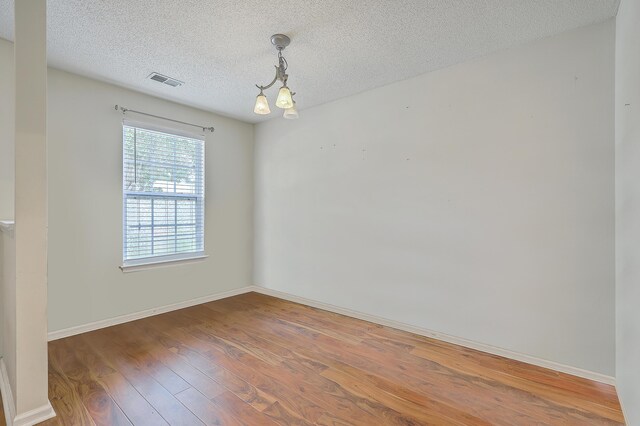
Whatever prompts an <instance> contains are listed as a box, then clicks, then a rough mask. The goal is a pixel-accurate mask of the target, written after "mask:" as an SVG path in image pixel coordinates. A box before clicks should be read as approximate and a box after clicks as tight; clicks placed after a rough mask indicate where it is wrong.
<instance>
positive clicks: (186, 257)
mask: <svg viewBox="0 0 640 426" xmlns="http://www.w3.org/2000/svg"><path fill="white" fill-rule="evenodd" d="M125 127H133V128H137V129H142V130H148V131H152V132H161V133H165V134H169V135H172V136H178V137H184V138H190V139H195V140H199V141H201V143H202V149H200V150H198V154H199V155H201V158H199V159H198V162H200V163H201V164H202V169H201V171H200V173H198V175H199V176H198V177H197V178H196V179H197V180H196V187H197V186H198V185H199V184H200V186H201V187H202V193H201V194H197V193H196V194H181V193H164V194H163V193H162V192H158V193H155V192H152V191H128V190H126V188H125V185H124V183H125V161H126V157H125V155H126V154H125V142H126V141H125V137H124V134H125V133H124V132H125ZM120 136H121V138H122V142H121V143H122V145H121V148H122V158H121V166H122V173H121V178H122V181H121V190H122V193H121V197H122V198H121V200H122V234H121V235H122V245H121V248H122V255H121V257H120V259H121V262H122V264H121V266H120V269H121V270H122V271H123V272H129V271H137V270H145V269H150V268H156V267H159V266H170V265H176V264H183V263H191V262H194V261H200V260H204V259H206V258H207V257H208V255H207V254H206V253H205V212H206V202H205V200H206V196H205V194H206V179H205V176H206V170H205V169H206V146H205V145H206V144H205V142H206V140H205V135H204V134H203V133H202V134H199V133H193V132H188V131H184V130H182V129H179V128H172V127H166V126H159V125H157V124H154V123H149V122H144V121H134V120H128V119H125V120H122V123H121V132H120ZM136 197H139V198H148V199H151V200H152V204H153V202H154V200H158V199H161V200H167V201H171V200H173V201H177V200H179V199H194V200H195V206H196V207H195V208H196V211H195V214H196V220H195V223H194V224H193V225H191V226H195V227H196V231H195V234H196V235H195V239H196V246H197V247H202V250H195V251H190V252H181V253H172V254H166V255H155V256H146V257H139V258H134V259H125V256H126V254H127V200H128V199H131V198H133V199H135V198H136ZM200 212H201V220H200V221H198V215H199V213H200ZM151 219H152V224H151V225H145V226H150V227H151V228H152V229H153V226H154V225H153V213H152V214H151ZM177 222H178V218H177V215H176V216H175V217H174V224H173V225H163V226H168V227H171V226H174V227H176V231H177V226H178V225H179V224H178V223H177ZM174 235H176V236H177V235H178V234H177V232H176V233H175V234H174ZM152 245H153V241H152Z"/></svg>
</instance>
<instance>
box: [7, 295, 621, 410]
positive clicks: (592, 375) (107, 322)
mask: <svg viewBox="0 0 640 426" xmlns="http://www.w3.org/2000/svg"><path fill="white" fill-rule="evenodd" d="M251 291H255V292H257V293H262V294H266V295H269V296H273V297H278V298H280V299H284V300H289V301H291V302H297V303H301V304H303V305H307V306H312V307H314V308H318V309H324V310H326V311H330V312H335V313H338V314H342V315H346V316H349V317H353V318H357V319H361V320H364V321H369V322H373V323H376V324H380V325H385V326H387V327H392V328H396V329H398V330H403V331H408V332H410V333H414V334H418V335H420V336H425V337H431V338H434V339H438V340H442V341H445V342H449V343H453V344H455V345H460V346H464V347H467V348H471V349H476V350H479V351H482V352H487V353H490V354H493V355H498V356H502V357H505V358H510V359H513V360H516V361H521V362H526V363H527V364H533V365H537V366H539V367H544V368H548V369H550V370H554V371H559V372H561V373H566V374H571V375H574V376H578V377H582V378H585V379H589V380H594V381H597V382H601V383H606V384H608V385H615V378H614V377H611V376H607V375H605V374H601V373H596V372H593V371H588V370H584V369H581V368H577V367H572V366H569V365H564V364H560V363H557V362H554V361H549V360H546V359H541V358H537V357H534V356H531V355H526V354H521V353H518V352H513V351H510V350H508V349H502V348H499V347H496V346H491V345H487V344H484V343H478V342H475V341H472V340H467V339H464V338H461V337H455V336H451V335H448V334H445V333H440V332H437V331H433V330H428V329H425V328H421V327H416V326H413V325H410V324H405V323H402V322H398V321H394V320H390V319H387V318H382V317H379V316H376V315H369V314H365V313H362V312H357V311H353V310H351V309H346V308H341V307H339V306H334V305H331V304H328V303H323V302H318V301H315V300H311V299H307V298H305V297H299V296H294V295H292V294H289V293H284V292H281V291H277V290H272V289H269V288H266V287H261V286H255V285H252V286H246V287H241V288H237V289H233V290H229V291H225V292H222V293H216V294H212V295H209V296H204V297H199V298H196V299H191V300H187V301H184V302H179V303H173V304H171V305H166V306H161V307H158V308H152V309H147V310H144V311H140V312H134V313H132V314H127V315H121V316H118V317H114V318H108V319H104V320H101V321H96V322H92V323H89V324H84V325H79V326H76V327H70V328H65V329H62V330H57V331H52V332H50V333H49V335H48V337H49V341H51V340H57V339H62V338H64V337H69V336H74V335H76V334H81V333H86V332H88V331H93V330H98V329H100V328H105V327H111V326H113V325H118V324H123V323H125V322H129V321H135V320H138V319H142V318H146V317H150V316H153V315H158V314H162V313H165V312H170V311H175V310H177V309H182V308H188V307H190V306H195V305H200V304H202V303H207V302H212V301H214V300H219V299H224V298H226V297H231V296H236V295H239V294H243V293H249V292H251ZM5 411H6V409H5Z"/></svg>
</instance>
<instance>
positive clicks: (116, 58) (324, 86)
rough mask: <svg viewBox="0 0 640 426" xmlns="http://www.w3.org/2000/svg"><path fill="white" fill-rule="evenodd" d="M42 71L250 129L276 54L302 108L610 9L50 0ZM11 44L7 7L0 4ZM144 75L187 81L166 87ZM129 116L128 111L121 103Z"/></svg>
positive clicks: (611, 8)
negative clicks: (284, 39) (283, 37)
mask: <svg viewBox="0 0 640 426" xmlns="http://www.w3.org/2000/svg"><path fill="white" fill-rule="evenodd" d="M48 3H49V4H48V31H49V43H48V49H49V53H48V54H49V65H50V66H53V67H55V68H60V69H63V70H66V71H70V72H73V73H77V74H81V75H85V76H88V77H93V78H96V79H99V80H104V81H108V82H112V83H116V84H119V85H121V86H124V87H128V88H131V89H135V90H139V91H141V92H145V93H149V94H153V95H156V96H159V97H162V98H166V99H170V100H174V101H177V102H181V103H184V104H187V105H191V106H195V107H199V108H202V109H205V110H209V111H212V112H216V113H220V114H223V115H227V116H230V117H234V118H238V119H240V120H244V121H248V122H257V121H261V120H265V119H268V118H272V117H275V116H280V115H281V112H280V110H279V109H278V108H275V105H274V103H275V96H276V94H277V88H272V89H270V90H269V92H268V93H267V97H268V98H269V101H270V104H271V107H272V108H271V110H272V113H271V115H268V116H266V117H264V116H262V117H260V116H257V115H255V114H254V113H253V103H254V100H255V96H256V95H257V93H258V91H257V89H256V88H255V87H254V84H256V83H258V84H266V83H268V82H270V81H271V79H272V78H273V75H274V68H273V65H275V63H276V51H275V49H274V48H273V47H272V46H271V43H270V41H269V37H270V36H271V34H274V33H278V32H282V33H285V34H287V35H289V36H291V38H292V44H291V46H290V47H288V48H287V49H286V50H285V52H284V53H285V57H286V58H287V60H288V61H289V74H290V79H289V83H290V84H289V86H290V87H291V88H292V90H293V91H296V92H298V95H297V96H296V101H297V104H298V107H299V109H300V110H304V108H308V107H311V106H314V105H319V104H322V103H326V102H329V101H332V100H335V99H338V98H341V97H344V96H348V95H351V94H355V93H358V92H362V91H364V90H367V89H371V88H374V87H378V86H382V85H385V84H389V83H391V82H394V81H398V80H403V79H406V78H409V77H413V76H415V75H418V74H422V73H425V72H428V71H433V70H435V69H438V68H443V67H446V66H449V65H453V64H455V63H459V62H462V61H465V60H468V59H470V58H473V57H477V56H480V55H484V54H487V53H489V52H492V51H495V50H498V49H503V48H507V47H510V46H513V45H516V44H519V43H523V42H526V41H530V40H534V39H538V38H542V37H546V36H550V35H552V34H556V33H559V32H563V31H566V30H569V29H573V28H577V27H580V26H584V25H588V24H592V23H596V22H600V21H603V20H606V19H608V18H611V17H613V16H615V13H616V10H617V7H618V3H619V0H456V1H451V0H389V1H385V0H323V1H317V0H316V1H305V0H298V1H295V0H271V1H261V0H243V1H238V0H215V1H214V0H180V1H178V0H173V1H169V0H108V1H104V0H103V1H100V0H49V2H48ZM0 37H1V38H5V39H8V40H13V1H12V0H0ZM153 71H157V72H159V73H161V74H164V75H168V76H170V77H173V78H177V79H178V80H182V81H185V82H186V84H185V85H184V86H181V87H178V88H171V87H168V86H165V85H162V84H159V83H157V82H154V81H151V80H147V79H146V77H147V76H148V75H149V74H150V73H151V72H153ZM127 106H128V107H130V108H135V105H127Z"/></svg>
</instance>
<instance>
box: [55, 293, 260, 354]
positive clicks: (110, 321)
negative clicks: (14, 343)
mask: <svg viewBox="0 0 640 426" xmlns="http://www.w3.org/2000/svg"><path fill="white" fill-rule="evenodd" d="M250 291H255V286H246V287H241V288H236V289H233V290H229V291H225V292H222V293H216V294H211V295H208V296H203V297H198V298H195V299H190V300H186V301H184V302H178V303H172V304H170V305H165V306H160V307H157V308H151V309H146V310H144V311H139V312H134V313H131V314H126V315H120V316H117V317H114V318H107V319H104V320H100V321H95V322H90V323H88V324H83V325H78V326H75V327H69V328H64V329H62V330H56V331H50V332H49V334H48V335H47V337H48V339H49V341H52V340H58V339H62V338H65V337H69V336H75V335H76V334H81V333H86V332H89V331H94V330H98V329H101V328H105V327H111V326H113V325H118V324H123V323H125V322H130V321H135V320H139V319H142V318H147V317H150V316H153V315H158V314H164V313H165V312H171V311H176V310H178V309H183V308H188V307H190V306H195V305H200V304H202V303H207V302H212V301H214V300H218V299H224V298H226V297H231V296H236V295H238V294H243V293H248V292H250Z"/></svg>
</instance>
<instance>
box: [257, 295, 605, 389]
mask: <svg viewBox="0 0 640 426" xmlns="http://www.w3.org/2000/svg"><path fill="white" fill-rule="evenodd" d="M251 291H255V292H257V293H262V294H266V295H268V296H273V297H278V298H280V299H285V300H289V301H291V302H297V303H300V304H303V305H307V306H311V307H314V308H318V309H324V310H326V311H330V312H335V313H337V314H342V315H346V316H348V317H352V318H357V319H361V320H364V321H369V322H373V323H376V324H380V325H385V326H387V327H392V328H396V329H398V330H403V331H408V332H410V333H414V334H418V335H420V336H425V337H431V338H434V339H438V340H442V341H445V342H448V343H453V344H455V345H460V346H464V347H466V348H470V349H476V350H479V351H482V352H487V353H490V354H493V355H498V356H502V357H505V358H510V359H513V360H516V361H521V362H526V363H527V364H533V365H537V366H538V367H544V368H548V369H550V370H554V371H559V372H561V373H566V374H571V375H573V376H578V377H582V378H585V379H589V380H594V381H596V382H600V383H605V384H608V385H615V378H614V377H611V376H607V375H605V374H601V373H596V372H593V371H588V370H583V369H581V368H577V367H572V366H570V365H564V364H560V363H558V362H554V361H549V360H546V359H541V358H537V357H534V356H531V355H525V354H521V353H518V352H513V351H510V350H508V349H502V348H498V347H496V346H491V345H487V344H484V343H478V342H474V341H472V340H467V339H463V338H461V337H455V336H451V335H448V334H445V333H439V332H437V331H433V330H428V329H426V328H421V327H416V326H413V325H409V324H405V323H402V322H398V321H394V320H390V319H386V318H382V317H379V316H376V315H369V314H365V313H362V312H357V311H353V310H351V309H346V308H341V307H338V306H334V305H331V304H328V303H323V302H318V301H315V300H311V299H307V298H305V297H299V296H294V295H292V294H289V293H284V292H281V291H277V290H272V289H270V288H266V287H261V286H253V287H252V288H251Z"/></svg>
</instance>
